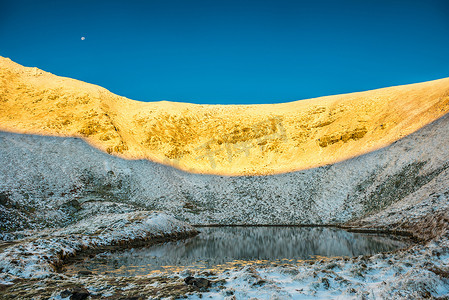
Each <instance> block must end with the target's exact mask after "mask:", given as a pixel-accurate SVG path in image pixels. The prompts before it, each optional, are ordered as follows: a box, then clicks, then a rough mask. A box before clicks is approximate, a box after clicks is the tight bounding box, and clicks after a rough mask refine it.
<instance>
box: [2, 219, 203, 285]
mask: <svg viewBox="0 0 449 300" xmlns="http://www.w3.org/2000/svg"><path fill="white" fill-rule="evenodd" d="M194 233H196V229H195V228H193V227H192V226H190V225H188V224H186V223H184V222H181V221H178V220H176V219H175V218H173V217H171V216H168V215H166V214H164V213H161V212H147V211H139V212H133V213H124V214H105V215H99V216H96V217H92V218H89V219H86V220H82V221H80V222H78V223H76V224H73V225H71V226H68V227H66V228H63V229H60V230H55V231H54V232H52V233H50V234H49V235H48V236H47V237H45V238H37V239H29V240H24V241H22V242H20V243H18V244H14V245H12V246H9V247H7V248H5V249H4V250H3V252H1V253H0V270H2V273H7V274H9V275H13V276H15V277H20V278H45V277H48V276H50V275H51V274H52V273H54V272H55V271H56V266H58V265H61V264H62V262H63V260H64V258H67V257H69V256H74V255H75V254H76V253H77V252H79V251H83V250H87V249H95V248H101V247H102V246H109V245H116V244H126V243H131V242H136V241H148V242H151V239H154V238H160V237H165V238H167V237H170V236H176V235H185V236H187V235H192V234H194Z"/></svg>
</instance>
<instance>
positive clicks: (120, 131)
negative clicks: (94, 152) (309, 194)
mask: <svg viewBox="0 0 449 300" xmlns="http://www.w3.org/2000/svg"><path fill="white" fill-rule="evenodd" d="M0 107H1V109H0V130H2V131H8V132H15V133H28V134H40V135H53V136H74V137H81V138H83V139H85V140H86V141H88V142H89V143H90V144H91V145H92V146H94V147H97V148H99V149H101V150H103V151H105V152H108V153H110V154H112V155H117V156H120V157H122V158H127V159H149V160H152V161H155V162H159V163H164V164H167V165H172V166H174V167H177V168H179V169H182V170H185V171H189V172H194V173H206V174H221V175H267V174H276V173H284V172H290V171H296V170H302V169H308V168H312V167H317V166H322V165H326V164H331V163H335V162H338V161H342V160H345V159H348V158H351V157H355V156H358V155H361V154H364V153H367V152H371V151H374V150H377V149H379V148H382V147H384V146H386V145H388V144H391V143H393V142H395V141H397V140H398V139H400V138H402V137H404V136H406V135H409V134H411V133H412V132H415V131H416V130H418V129H420V128H422V127H424V126H425V125H427V124H429V123H431V122H432V121H434V120H436V119H438V118H440V117H441V116H443V115H445V114H446V113H447V112H448V111H449V78H444V79H440V80H434V81H429V82H424V83H417V84H410V85H404V86H395V87H389V88H383V89H378V90H372V91H366V92H358V93H351V94H343V95H335V96H327V97H320V98H315V99H308V100H300V101H295V102H289V103H281V104H261V105H197V104H190V103H178V102H167V101H160V102H139V101H134V100H130V99H127V98H125V97H121V96H118V95H115V94H112V93H111V92H109V91H108V90H106V89H104V88H101V87H99V86H96V85H92V84H88V83H85V82H82V81H78V80H74V79H70V78H65V77H59V76H56V75H53V74H50V73H48V72H44V71H42V70H39V69H37V68H29V67H23V66H21V65H19V64H16V63H14V62H12V61H11V60H9V59H7V58H3V57H0Z"/></svg>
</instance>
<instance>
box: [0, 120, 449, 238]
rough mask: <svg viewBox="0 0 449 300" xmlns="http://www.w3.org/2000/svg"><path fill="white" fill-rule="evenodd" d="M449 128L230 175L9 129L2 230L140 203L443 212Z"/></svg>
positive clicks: (202, 210) (222, 214)
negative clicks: (318, 163) (281, 169)
mask: <svg viewBox="0 0 449 300" xmlns="http://www.w3.org/2000/svg"><path fill="white" fill-rule="evenodd" d="M448 132H449V116H444V117H442V118H441V119H439V120H437V121H435V122H433V123H431V124H429V125H427V126H426V127H424V128H422V129H421V130H419V131H417V132H415V133H413V134H411V135H409V136H407V137H405V138H403V139H401V140H399V141H397V142H395V143H393V144H392V145H390V146H387V147H385V148H383V149H380V150H378V151H374V152H371V153H368V154H366V155H362V156H358V157H355V158H352V159H348V160H346V161H342V162H339V163H336V164H333V165H328V166H323V167H319V168H313V169H308V170H303V171H298V172H291V173H285V174H277V175H268V176H231V177H227V176H218V175H201V174H192V173H187V172H183V171H180V170H178V169H175V168H172V167H169V166H165V165H161V164H157V163H153V162H150V161H147V160H126V159H121V158H118V157H114V156H111V155H108V154H106V153H103V152H101V151H100V150H97V149H95V148H93V147H91V146H89V145H88V144H87V143H85V142H84V141H83V140H81V139H77V138H69V137H65V138H63V137H48V136H36V135H23V134H13V133H6V132H2V133H0V161H1V163H0V204H2V205H1V206H0V221H1V226H2V231H9V230H12V229H20V228H30V227H31V228H32V227H40V226H41V225H42V224H46V225H54V226H59V225H64V224H69V223H71V222H73V221H75V220H80V219H82V218H84V217H86V216H91V215H95V214H96V213H98V212H103V213H104V212H114V213H123V212H127V211H132V210H136V209H137V210H139V209H147V210H153V209H155V210H162V211H166V212H169V213H172V214H173V215H174V216H176V217H177V218H179V219H181V220H184V221H187V222H188V223H191V224H342V223H345V222H347V221H351V220H356V219H359V218H361V217H363V216H365V215H369V214H374V213H375V212H379V211H381V210H383V209H385V208H386V207H388V206H389V205H391V204H394V203H399V204H400V206H399V208H396V210H394V211H390V213H389V216H390V218H393V217H394V216H396V215H397V214H404V211H402V209H401V208H403V207H408V211H407V213H406V216H405V215H404V216H402V217H401V218H402V219H403V218H406V217H407V216H411V214H412V213H413V211H415V210H418V209H422V207H421V206H420V203H421V202H422V201H430V202H429V203H430V204H426V205H430V206H432V205H434V206H435V209H437V208H438V209H443V211H444V209H445V208H446V209H447V205H448V204H447V203H448V201H447V195H448V193H449V184H448V183H449V174H448V173H449V171H448V170H447V169H448V167H449V146H448V145H449V135H448V134H447V133H448ZM429 199H430V200H429ZM432 199H433V200H432ZM432 201H433V202H432ZM437 202H438V203H437ZM426 203H427V202H426ZM432 203H433V204H432ZM399 204H395V205H396V206H397V205H399ZM420 207H421V208H420ZM425 210H426V213H429V212H431V210H429V207H427V208H425ZM417 215H422V214H418V213H417ZM382 219H385V218H384V217H383V218H382ZM391 222H393V221H391Z"/></svg>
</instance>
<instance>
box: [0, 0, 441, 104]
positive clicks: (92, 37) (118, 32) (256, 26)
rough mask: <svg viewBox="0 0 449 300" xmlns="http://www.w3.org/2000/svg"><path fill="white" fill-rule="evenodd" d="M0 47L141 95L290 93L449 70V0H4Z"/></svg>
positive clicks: (240, 99) (239, 99)
mask: <svg viewBox="0 0 449 300" xmlns="http://www.w3.org/2000/svg"><path fill="white" fill-rule="evenodd" d="M82 36H85V37H86V39H85V40H84V41H82V40H81V37H82ZM0 55H1V56H6V57H9V58H11V59H12V60H14V61H16V62H18V63H20V64H23V65H26V66H37V67H39V68H41V69H44V70H46V71H49V72H52V73H54V74H57V75H61V76H67V77H72V78H76V79H80V80H83V81H87V82H90V83H94V84H98V85H101V86H103V87H105V88H107V89H109V90H110V91H112V92H114V93H116V94H119V95H122V96H126V97H129V98H132V99H135V100H142V101H157V100H171V101H183V102H193V103H217V104H252V103H275V102H287V101H292V100H299V99H305V98H311V97H318V96H325V95H332V94H340V93H347V92H355V91H362V90H369V89H374V88H380V87H386V86H392V85H399V84H407V83H415V82H420V81H427V80H433V79H438V78H443V77H449V1H448V0H423V1H413V0H408V1H406V0H404V1H395V0H389V1H369V0H358V1H345V0H342V1H335V0H333V1H331V0H328V1H324V0H321V1H320V0H317V1H312V0H310V1H299V0H298V1H284V0H276V1H264V0H259V1H244V0H241V1H233V0H227V1H216V0H209V1H187V0H183V1H172V0H161V1H132V0H127V1H113V0H112V1H82V0H76V1H46V0H43V1H22V0H10V1H7V0H0Z"/></svg>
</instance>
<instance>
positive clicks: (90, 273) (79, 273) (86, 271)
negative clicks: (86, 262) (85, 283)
mask: <svg viewBox="0 0 449 300" xmlns="http://www.w3.org/2000/svg"><path fill="white" fill-rule="evenodd" d="M78 275H84V276H87V275H92V272H91V271H89V270H81V271H79V272H78Z"/></svg>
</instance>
